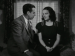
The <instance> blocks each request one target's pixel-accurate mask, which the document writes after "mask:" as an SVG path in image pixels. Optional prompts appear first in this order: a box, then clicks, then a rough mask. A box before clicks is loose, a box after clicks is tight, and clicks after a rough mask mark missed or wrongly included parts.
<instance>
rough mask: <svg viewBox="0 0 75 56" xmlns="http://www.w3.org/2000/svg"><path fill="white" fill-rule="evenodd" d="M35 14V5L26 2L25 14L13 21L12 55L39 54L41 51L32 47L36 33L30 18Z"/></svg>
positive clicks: (10, 51) (28, 55) (33, 55)
mask: <svg viewBox="0 0 75 56" xmlns="http://www.w3.org/2000/svg"><path fill="white" fill-rule="evenodd" d="M34 16H35V6H34V5H32V4H25V5H24V6H23V15H21V16H20V17H18V18H17V19H15V20H14V21H13V22H12V27H11V35H10V39H9V41H8V52H9V54H10V55H11V56H39V53H38V52H36V51H35V50H33V49H32V48H31V46H32V45H31V43H33V35H34V34H33V30H32V29H31V22H30V20H32V19H33V18H34Z"/></svg>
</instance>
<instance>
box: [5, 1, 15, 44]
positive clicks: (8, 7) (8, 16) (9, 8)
mask: <svg viewBox="0 0 75 56" xmlns="http://www.w3.org/2000/svg"><path fill="white" fill-rule="evenodd" d="M13 12H14V1H13V0H4V19H5V36H4V43H7V41H8V38H9V37H10V24H11V22H12V20H13V19H14V13H13Z"/></svg>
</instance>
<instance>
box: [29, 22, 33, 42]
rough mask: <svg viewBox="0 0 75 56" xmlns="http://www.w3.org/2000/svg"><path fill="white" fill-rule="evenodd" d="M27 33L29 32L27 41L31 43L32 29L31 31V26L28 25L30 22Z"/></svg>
mask: <svg viewBox="0 0 75 56" xmlns="http://www.w3.org/2000/svg"><path fill="white" fill-rule="evenodd" d="M28 31H29V35H30V39H29V41H30V42H32V32H31V31H32V29H31V25H30V21H28Z"/></svg>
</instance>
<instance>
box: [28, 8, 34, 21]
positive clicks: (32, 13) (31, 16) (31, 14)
mask: <svg viewBox="0 0 75 56" xmlns="http://www.w3.org/2000/svg"><path fill="white" fill-rule="evenodd" d="M28 16H29V20H32V19H33V18H34V16H35V8H32V11H31V12H29V14H28Z"/></svg>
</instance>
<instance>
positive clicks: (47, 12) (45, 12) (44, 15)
mask: <svg viewBox="0 0 75 56" xmlns="http://www.w3.org/2000/svg"><path fill="white" fill-rule="evenodd" d="M49 15H50V13H49V11H48V10H43V15H42V16H43V18H44V20H49Z"/></svg>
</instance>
